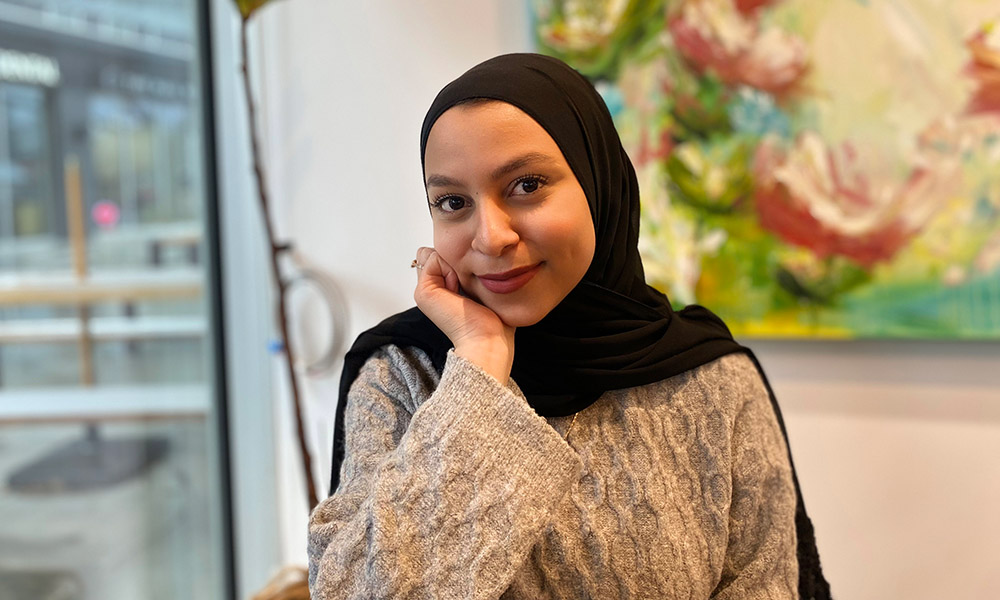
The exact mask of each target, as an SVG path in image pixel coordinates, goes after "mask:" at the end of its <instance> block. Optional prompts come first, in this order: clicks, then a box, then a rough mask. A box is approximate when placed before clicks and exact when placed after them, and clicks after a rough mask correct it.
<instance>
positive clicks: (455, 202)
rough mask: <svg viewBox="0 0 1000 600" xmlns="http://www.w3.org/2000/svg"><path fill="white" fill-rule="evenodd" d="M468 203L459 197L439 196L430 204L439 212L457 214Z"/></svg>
mask: <svg viewBox="0 0 1000 600" xmlns="http://www.w3.org/2000/svg"><path fill="white" fill-rule="evenodd" d="M467 204H468V203H467V202H466V200H465V198H462V197H461V196H441V197H439V198H436V199H435V200H434V201H432V202H431V206H432V207H433V208H435V209H437V210H439V211H441V212H445V213H453V212H458V211H460V210H462V209H463V208H465V207H466V205H467Z"/></svg>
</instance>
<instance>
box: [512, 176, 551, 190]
mask: <svg viewBox="0 0 1000 600" xmlns="http://www.w3.org/2000/svg"><path fill="white" fill-rule="evenodd" d="M543 185H545V178H544V177H542V176H541V175H525V176H524V177H519V178H518V179H517V180H516V181H514V191H513V193H514V194H533V193H535V192H537V191H538V188H540V187H542V186H543Z"/></svg>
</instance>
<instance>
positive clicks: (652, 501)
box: [309, 346, 798, 600]
mask: <svg viewBox="0 0 1000 600" xmlns="http://www.w3.org/2000/svg"><path fill="white" fill-rule="evenodd" d="M345 419H346V422H345V424H346V431H347V437H346V456H345V460H344V464H343V466H342V470H341V485H340V488H339V489H338V490H337V493H336V494H334V495H333V496H331V497H330V498H327V499H326V500H325V501H323V502H322V503H320V505H319V506H318V507H317V508H316V509H315V510H314V511H313V514H312V515H311V518H310V526H309V583H310V588H311V591H312V597H313V598H314V599H316V600H324V599H333V598H365V599H369V598H477V599H478V598H483V599H485V598H504V599H547V598H551V599H574V600H578V599H581V598H593V599H600V600H610V599H617V598H622V599H624V598H637V599H638V598H664V599H672V598H720V599H755V598H760V599H764V598H767V599H779V598H780V599H786V598H796V597H797V592H796V586H797V581H798V564H797V561H796V556H795V550H796V539H795V525H794V514H795V492H794V488H793V485H792V479H791V471H790V467H789V464H788V458H787V451H786V448H785V444H784V440H783V438H782V436H781V432H780V430H779V428H778V424H777V421H776V419H775V417H774V413H773V411H772V409H771V406H770V401H769V398H768V394H767V391H766V390H765V388H764V386H763V383H762V382H761V380H760V377H759V375H758V373H757V370H756V368H755V367H754V366H753V364H752V363H751V362H750V360H749V359H748V358H747V357H746V356H745V355H742V354H733V355H728V356H725V357H723V358H720V359H718V360H715V361H714V362H711V363H709V364H707V365H704V366H702V367H699V368H697V369H694V370H692V371H689V372H687V373H683V374H681V375H678V376H676V377H673V378H670V379H668V380H665V381H661V382H658V383H655V384H650V385H646V386H642V387H638V388H630V389H627V390H616V391H611V392H607V393H605V394H604V395H603V396H602V397H601V399H600V400H599V401H598V402H596V403H595V404H593V405H592V406H590V407H589V408H587V409H586V410H584V411H582V412H580V413H578V416H577V419H576V423H575V425H574V426H573V429H572V431H571V432H570V434H569V437H568V441H567V440H564V439H563V435H564V433H565V431H566V429H567V428H568V427H569V425H570V423H571V421H572V420H573V417H572V416H570V417H560V418H550V419H543V418H542V417H539V416H538V415H537V414H535V412H534V411H533V410H532V409H531V408H530V407H529V406H528V404H527V402H526V401H525V399H524V397H523V395H522V394H521V392H520V390H519V389H518V388H517V385H516V384H515V383H514V382H513V380H511V381H509V382H508V384H507V385H506V386H504V385H501V384H500V383H499V382H498V381H497V380H496V379H494V378H493V377H491V376H490V375H488V374H486V373H484V372H483V371H482V370H480V369H479V368H478V367H476V366H475V365H474V364H472V363H470V362H468V361H466V360H464V359H462V358H460V357H458V356H455V355H454V354H453V353H449V356H448V359H447V362H446V365H445V369H444V372H443V373H442V374H441V376H440V380H439V377H438V374H437V372H436V371H435V370H434V368H433V366H432V365H431V363H430V361H429V360H428V359H427V357H426V355H424V354H423V353H422V352H421V351H419V350H415V349H400V348H397V347H395V346H387V347H385V348H384V349H382V350H381V351H379V352H378V353H376V354H375V355H374V356H373V357H372V358H371V359H369V360H368V362H367V363H366V364H365V366H364V367H363V368H362V370H361V373H360V374H359V376H358V378H357V380H356V381H355V383H354V384H353V386H352V388H351V392H350V394H349V396H348V405H347V408H346V413H345Z"/></svg>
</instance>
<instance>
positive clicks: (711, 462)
mask: <svg viewBox="0 0 1000 600" xmlns="http://www.w3.org/2000/svg"><path fill="white" fill-rule="evenodd" d="M421 151H422V160H423V166H424V178H425V183H426V188H427V197H428V202H429V206H430V213H431V218H432V220H433V225H434V247H433V248H421V249H419V250H418V251H417V256H416V260H415V261H414V263H413V264H414V266H415V267H416V269H417V286H416V291H415V293H414V298H415V300H416V303H417V308H414V309H411V310H409V311H406V312H404V313H401V314H399V315H396V316H394V317H391V318H389V319H387V320H386V321H384V322H383V323H381V324H380V325H378V326H377V327H375V328H374V329H372V330H370V331H368V332H366V333H365V334H362V336H361V337H360V338H359V339H358V340H357V342H355V344H354V346H353V347H352V349H351V351H350V352H349V353H348V355H347V357H346V359H345V367H344V375H343V378H342V381H341V399H340V405H339V408H338V411H339V412H338V421H337V433H336V436H335V440H336V441H335V444H334V446H335V447H334V471H333V477H332V479H333V481H332V485H331V493H332V495H331V496H330V497H329V498H328V499H326V500H325V501H324V502H322V503H321V504H320V505H319V506H318V507H317V508H316V510H315V511H314V512H313V514H312V517H311V521H310V534H309V557H310V568H309V575H310V578H309V581H310V587H311V590H312V597H313V598H315V599H326V598H512V599H513V598H525V599H528V598H530V599H535V598H566V599H570V598H572V599H579V598H595V599H602V600H607V599H614V598H732V599H735V598H740V599H746V598H762V599H763V598H768V599H778V598H796V597H799V595H800V594H801V596H802V597H803V598H826V597H829V588H828V586H827V584H826V582H825V580H824V579H823V576H822V572H821V570H820V568H819V560H818V556H817V554H816V549H815V543H814V541H813V539H812V529H811V525H810V524H809V520H808V517H807V516H806V513H805V510H804V507H803V505H802V501H801V497H800V496H799V494H798V485H797V483H796V480H795V476H794V470H793V469H792V465H791V461H790V458H789V455H788V450H787V447H786V440H785V436H784V431H783V425H782V423H781V420H780V416H779V413H778V412H777V405H776V404H775V403H774V401H773V396H772V394H771V393H770V391H769V388H768V386H767V384H766V382H765V380H764V379H763V377H762V374H761V373H760V370H759V366H758V365H757V364H756V361H755V360H754V359H753V356H752V354H750V352H749V351H748V350H746V349H745V348H743V347H741V346H739V345H738V344H736V343H735V342H734V341H733V339H732V337H731V336H730V334H729V331H728V329H727V328H726V326H725V325H724V324H723V323H722V321H720V320H719V319H718V318H717V317H715V316H714V315H713V314H712V313H710V312H709V311H707V310H706V309H704V308H701V307H689V308H686V309H684V310H682V311H677V312H675V311H673V310H672V309H671V307H670V304H669V302H668V301H667V299H666V297H664V296H663V295H662V294H661V293H659V292H657V291H656V290H654V289H652V288H650V287H649V286H647V285H646V283H645V280H644V277H643V270H642V264H641V261H640V258H639V253H638V249H637V241H638V231H639V190H638V186H637V182H636V177H635V172H634V170H633V168H632V165H631V163H630V162H629V159H628V157H627V156H626V154H625V152H624V150H623V149H622V147H621V142H620V140H619V138H618V135H617V133H616V131H615V128H614V124H613V122H612V120H611V116H610V114H609V113H608V111H607V109H606V107H605V106H604V103H603V101H602V100H601V98H600V96H599V95H598V94H597V92H596V91H595V90H594V88H593V87H592V86H591V85H590V84H589V83H588V82H587V81H586V79H584V78H583V77H582V76H580V75H579V74H578V73H576V72H575V71H574V70H573V69H571V68H569V67H568V66H567V65H565V64H563V63H561V62H560V61H558V60H555V59H553V58H550V57H545V56H539V55H530V54H513V55H505V56H500V57H497V58H494V59H491V60H489V61H486V62H485V63H482V64H480V65H478V66H476V67H474V68H473V69H471V70H470V71H468V72H467V73H465V74H464V75H462V76H461V77H459V78H458V79H457V80H455V81H454V82H452V83H451V84H449V85H448V86H447V87H445V88H444V89H443V90H442V91H441V93H440V94H439V95H438V97H437V98H436V99H435V101H434V103H433V104H432V106H431V108H430V110H429V111H428V113H427V116H426V117H425V120H424V125H423V130H422V132H421Z"/></svg>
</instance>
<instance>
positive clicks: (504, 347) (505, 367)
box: [413, 248, 514, 384]
mask: <svg viewBox="0 0 1000 600" xmlns="http://www.w3.org/2000/svg"><path fill="white" fill-rule="evenodd" d="M417 264H418V265H422V267H421V268H419V269H417V287H416V289H415V290H414V291H413V299H414V300H415V301H416V302H417V307H418V308H420V310H421V311H422V312H423V313H424V314H425V315H427V318H428V319H430V320H431V321H432V322H433V323H434V324H435V325H437V326H438V329H440V330H441V331H442V332H444V334H445V335H446V336H448V339H449V340H451V343H452V344H454V345H455V354H457V355H458V356H461V357H462V358H465V359H466V360H469V361H471V362H473V363H475V364H476V365H478V366H479V367H481V368H482V369H483V370H484V371H486V372H487V373H489V374H490V375H492V376H494V377H496V379H497V380H498V381H499V382H500V383H504V384H506V383H507V379H508V378H509V377H510V368H511V365H512V364H513V363H514V328H513V327H511V326H510V325H507V324H506V323H504V322H503V321H502V320H501V319H500V317H498V316H497V314H496V313H495V312H493V311H492V310H490V309H489V308H488V307H486V306H484V305H482V304H480V303H479V302H477V301H475V300H473V299H472V298H469V297H468V296H465V295H463V294H462V291H461V287H460V285H459V281H458V273H457V272H456V271H455V269H453V268H452V267H451V266H450V265H449V264H448V263H446V262H445V261H444V259H443V258H441V255H439V254H438V253H437V252H436V251H435V250H434V249H433V248H420V249H418V250H417Z"/></svg>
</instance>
